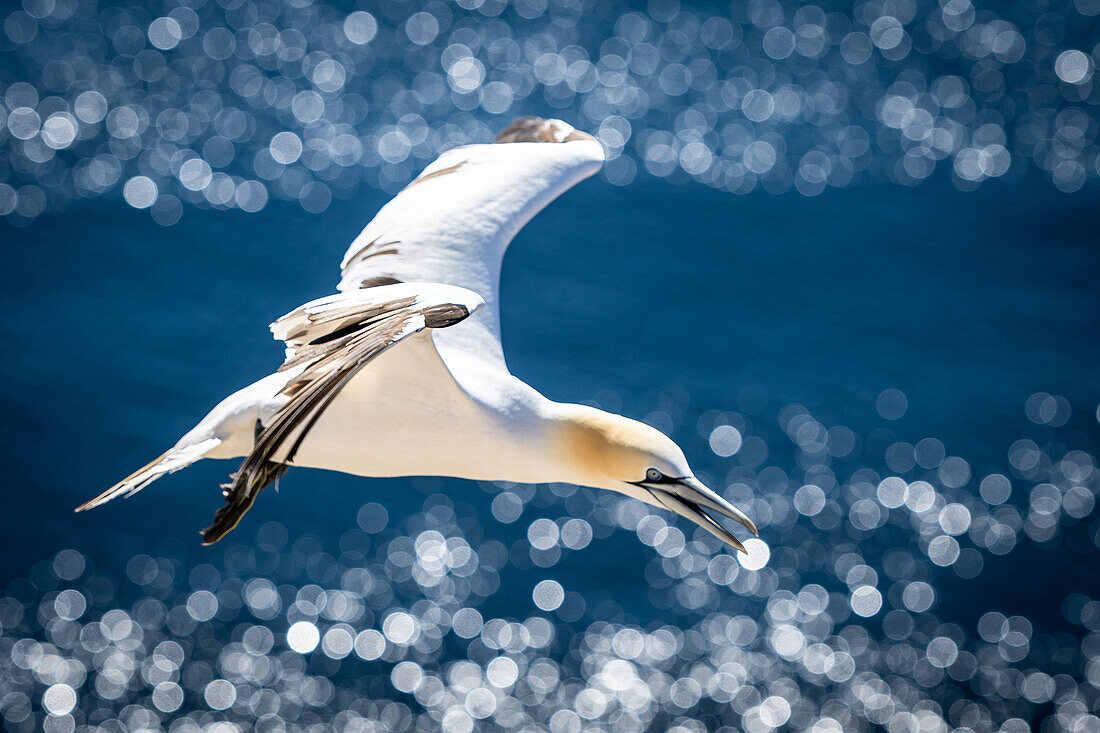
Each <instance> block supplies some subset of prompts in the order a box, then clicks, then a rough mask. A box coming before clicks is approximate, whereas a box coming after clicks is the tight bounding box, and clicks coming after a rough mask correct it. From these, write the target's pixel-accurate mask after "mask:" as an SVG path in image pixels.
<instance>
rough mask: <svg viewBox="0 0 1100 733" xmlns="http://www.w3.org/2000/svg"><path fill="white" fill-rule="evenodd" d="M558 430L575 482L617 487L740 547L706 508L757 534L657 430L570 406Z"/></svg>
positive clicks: (595, 410)
mask: <svg viewBox="0 0 1100 733" xmlns="http://www.w3.org/2000/svg"><path fill="white" fill-rule="evenodd" d="M561 435H562V441H563V448H564V451H565V454H566V460H568V461H569V463H570V466H571V468H572V469H573V473H574V475H575V478H574V479H573V481H574V482H575V483H578V484H582V485H585V486H591V487H593V488H598V489H610V490H612V491H618V492H619V493H622V494H626V495H627V496H630V497H633V498H635V499H639V500H641V501H644V502H645V503H647V504H650V505H652V506H655V507H659V508H661V509H668V510H670V511H673V512H676V513H677V514H679V515H680V516H682V517H686V518H687V519H690V520H691V521H693V522H695V523H696V524H697V525H699V526H700V527H702V528H703V529H705V530H707V531H708V532H710V533H711V534H713V535H714V536H715V537H718V538H719V539H720V540H722V541H723V542H726V543H728V544H730V545H732V546H734V547H736V548H737V549H738V550H741V551H742V552H744V551H745V548H744V546H743V545H742V544H741V543H740V542H739V541H738V540H737V538H736V537H734V536H733V535H732V534H730V533H729V532H728V531H727V530H726V529H725V528H724V527H722V526H721V525H720V524H719V523H718V522H717V521H715V520H714V519H713V518H712V517H711V516H710V514H708V513H707V510H709V511H711V512H714V513H716V514H719V515H721V516H724V517H727V518H729V519H732V520H734V521H736V522H739V523H741V524H743V525H744V526H745V527H747V528H748V529H749V530H750V531H751V532H752V533H753V534H758V533H757V531H756V526H755V525H754V524H753V523H752V520H750V519H749V518H748V517H747V516H745V514H744V513H743V512H742V511H741V510H740V509H737V508H736V507H734V506H733V505H731V504H730V503H729V502H728V501H726V500H725V499H723V498H722V497H721V496H719V495H718V494H716V493H715V492H714V491H712V490H711V489H709V488H707V487H706V486H705V485H704V484H703V483H702V482H701V481H700V480H699V479H697V478H695V475H694V474H693V473H692V471H691V468H690V467H689V466H688V462H687V459H686V458H685V457H684V452H683V451H682V450H680V447H679V446H678V445H676V443H674V442H673V441H672V439H670V438H669V437H668V436H667V435H665V434H664V433H662V432H661V431H659V430H657V429H655V428H652V427H650V426H649V425H646V424H645V423H641V422H638V421H637V420H631V419H629V418H625V417H622V416H620V415H613V414H611V413H608V412H604V411H602V410H597V409H595V408H592V407H585V406H583V405H572V406H570V407H569V409H568V410H567V412H566V416H565V419H564V420H562V422H561Z"/></svg>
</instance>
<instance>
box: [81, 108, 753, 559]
mask: <svg viewBox="0 0 1100 733" xmlns="http://www.w3.org/2000/svg"><path fill="white" fill-rule="evenodd" d="M602 162H603V149H602V147H601V146H600V144H599V143H598V142H596V141H595V139H594V138H592V137H591V136H589V135H586V134H584V133H580V132H577V131H575V130H574V129H573V128H572V127H570V126H569V125H567V124H565V123H563V122H560V121H557V120H549V121H544V120H539V119H536V118H521V119H520V120H517V121H516V122H515V123H513V125H512V127H509V128H508V129H507V130H505V131H504V132H503V133H502V134H501V137H499V138H498V143H497V144H490V145H471V146H466V147H462V148H456V149H454V150H451V151H448V152H447V153H444V154H443V155H442V156H440V158H439V159H438V160H436V161H435V162H434V163H432V164H431V165H429V166H428V167H427V168H426V169H425V170H424V172H423V173H421V175H420V176H419V177H418V178H416V179H415V180H414V181H413V182H412V183H411V184H409V186H408V187H407V188H406V189H405V190H404V191H402V192H401V193H400V194H399V195H398V196H397V197H396V198H394V199H393V200H392V201H390V202H389V203H388V204H386V205H385V206H384V207H382V209H381V210H380V211H379V212H378V214H377V215H376V216H375V218H374V219H373V220H372V221H371V222H370V223H369V224H368V225H367V227H366V228H365V229H364V230H363V232H362V233H361V234H360V235H359V237H357V238H356V240H355V241H354V242H353V243H352V245H351V247H350V248H349V249H348V252H347V254H346V255H345V257H344V261H343V263H342V265H341V269H342V279H341V281H340V285H339V291H340V292H338V293H337V294H335V295H332V296H328V297H325V298H320V299H317V300H314V301H311V302H310V303H307V304H305V305H303V306H301V307H300V308H298V309H296V310H295V311H293V312H292V313H289V314H287V315H286V316H283V317H282V318H280V319H279V320H277V321H276V322H275V323H273V324H272V332H273V333H274V334H275V336H276V338H278V339H281V340H283V341H285V342H286V344H287V361H286V362H285V363H284V365H283V367H282V368H281V369H280V370H279V371H278V372H276V373H274V374H272V375H269V376H267V377H264V378H263V379H261V380H259V381H257V382H255V383H253V384H251V385H249V386H248V387H246V388H244V389H242V390H240V391H238V392H236V393H234V394H232V395H230V396H229V397H227V398H226V399H225V400H223V401H222V402H221V403H220V404H219V405H218V406H217V407H215V408H214V409H213V410H212V411H211V412H210V413H209V414H208V415H207V416H206V417H205V418H204V419H203V420H202V421H201V422H200V423H199V424H198V425H196V426H195V428H194V429H193V430H191V431H190V432H188V433H187V434H186V435H184V436H183V437H182V438H181V439H180V440H179V442H178V443H177V444H176V446H175V447H173V448H172V449H171V450H169V451H168V452H167V453H165V454H164V455H163V456H161V457H160V458H158V459H157V460H155V461H153V462H152V463H150V464H149V465H147V466H145V467H143V468H142V469H140V470H139V471H137V472H135V473H134V474H132V475H131V476H129V477H127V478H126V479H124V480H123V481H121V482H119V483H118V484H116V485H115V486H113V487H112V488H111V489H108V490H107V491H106V492H104V493H103V494H102V495H100V496H99V497H97V498H96V499H93V500H92V501H90V502H88V503H87V504H85V505H84V506H82V507H80V509H85V508H90V507H92V506H96V505H98V504H100V503H103V502H105V501H108V500H109V499H111V498H114V497H115V496H119V495H122V494H126V495H129V494H132V493H134V492H136V491H138V490H140V489H141V488H143V487H144V486H146V485H148V484H149V483H150V482H151V481H153V480H154V479H156V478H159V477H160V476H162V475H164V474H166V473H170V472H172V471H176V470H178V469H180V468H183V467H184V466H187V465H189V464H190V463H192V462H194V461H195V460H198V459H200V458H204V457H206V458H236V457H240V456H245V457H246V458H245V461H244V463H243V464H242V466H241V469H240V471H238V473H237V474H235V475H234V481H233V483H232V484H231V485H228V486H227V488H228V490H227V491H226V492H225V493H226V496H227V502H228V504H227V506H225V507H223V508H222V509H221V510H219V512H218V515H217V516H216V517H215V525H214V526H213V527H211V528H209V529H208V530H206V531H205V532H204V539H205V540H206V541H207V542H208V543H209V542H214V541H217V540H218V539H220V538H221V537H222V536H224V534H225V533H227V532H228V531H229V530H231V529H232V528H233V527H234V526H235V525H236V523H237V522H238V521H240V518H241V516H243V514H244V513H245V512H246V511H247V510H248V508H249V507H250V506H251V505H252V502H253V501H254V500H255V497H256V495H257V494H258V492H259V491H260V490H261V489H262V488H264V486H266V485H267V484H269V483H271V482H272V481H274V480H276V479H277V478H278V477H279V475H281V473H282V472H284V471H285V470H286V468H287V467H288V466H290V465H293V466H305V467H313V468H324V469H332V470H338V471H342V472H345V473H350V474H356V475H359V476H367V477H388V476H415V475H435V476H456V477H461V478H467V479H475V480H501V481H512V482H517V483H547V482H570V483H576V484H581V485H587V486H593V487H596V488H607V489H612V490H615V491H619V492H622V493H625V494H627V495H630V496H634V497H635V498H638V499H641V500H642V501H646V502H648V503H650V504H653V505H655V506H660V507H663V508H667V509H671V510H673V511H675V512H677V513H679V514H681V515H683V516H685V517H688V518H690V519H692V521H695V522H696V523H697V524H699V525H700V526H702V527H703V528H705V529H707V530H708V531H709V532H711V533H713V534H715V535H716V536H718V537H720V538H721V539H723V540H725V541H727V542H729V543H731V544H733V545H735V546H737V547H739V548H740V543H739V542H738V541H737V540H736V539H735V538H733V536H732V535H730V534H729V532H728V531H726V530H725V529H724V528H722V527H721V526H720V525H718V524H717V523H716V522H715V521H714V520H713V519H712V518H711V517H710V516H709V515H707V514H706V513H705V512H704V511H702V508H703V507H705V508H707V509H711V510H713V511H717V512H718V513H720V514H722V515H724V516H726V517H729V518H733V519H735V520H737V521H739V522H741V523H742V524H744V525H745V526H746V527H749V528H750V529H752V530H753V531H754V532H755V527H753V525H752V522H751V521H749V520H748V518H747V517H745V515H744V514H742V513H741V512H740V511H739V510H737V509H735V508H734V507H732V506H730V505H729V504H728V502H726V501H725V500H724V499H722V498H721V497H720V496H718V495H716V494H714V492H712V491H710V489H707V488H706V487H705V486H703V485H702V484H701V483H699V482H698V480H696V479H695V478H694V476H693V475H692V474H691V471H690V469H689V468H688V467H687V462H686V459H684V457H683V453H682V452H681V451H680V450H679V448H678V447H676V445H675V444H674V443H672V441H670V440H669V439H668V438H666V437H665V436H663V435H662V434H660V433H659V432H658V431H656V430H654V429H653V428H650V427H648V426H646V425H643V424H641V423H636V422H634V421H632V420H628V419H626V418H622V417H619V416H617V415H610V414H608V413H604V412H601V411H599V410H595V409H594V408H590V407H584V406H580V405H568V404H561V403H556V402H552V401H551V400H548V399H547V398H545V397H543V396H542V395H541V394H539V392H537V391H536V390H535V389H534V388H532V387H530V386H529V385H527V384H525V383H524V382H523V381H521V380H519V379H517V378H516V377H514V376H513V375H512V374H510V373H509V371H508V369H507V366H506V365H505V361H504V354H503V350H502V348H501V340H500V318H499V311H498V300H499V298H498V292H499V290H498V284H499V279H500V269H501V263H502V259H503V256H504V252H505V250H506V248H507V246H508V243H509V242H510V241H511V240H512V238H513V237H514V236H515V234H516V233H517V232H518V231H519V230H520V228H521V227H522V226H523V225H524V224H526V223H527V222H528V221H529V220H530V219H531V217H533V216H534V215H535V214H536V213H538V211H540V210H541V209H542V208H543V207H544V206H546V204H548V203H549V202H550V201H552V200H553V199H554V198H556V197H557V196H559V195H560V194H561V193H562V192H564V191H565V190H566V189H568V188H570V187H571V186H573V185H575V184H576V183H578V182H579V181H581V180H583V179H584V178H586V177H588V176H590V175H592V174H593V173H595V172H596V171H597V170H599V168H600V166H601V165H602ZM742 549H743V548H742Z"/></svg>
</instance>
